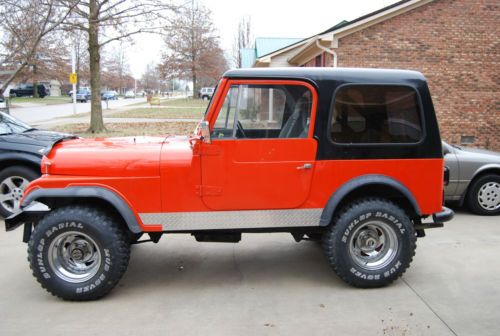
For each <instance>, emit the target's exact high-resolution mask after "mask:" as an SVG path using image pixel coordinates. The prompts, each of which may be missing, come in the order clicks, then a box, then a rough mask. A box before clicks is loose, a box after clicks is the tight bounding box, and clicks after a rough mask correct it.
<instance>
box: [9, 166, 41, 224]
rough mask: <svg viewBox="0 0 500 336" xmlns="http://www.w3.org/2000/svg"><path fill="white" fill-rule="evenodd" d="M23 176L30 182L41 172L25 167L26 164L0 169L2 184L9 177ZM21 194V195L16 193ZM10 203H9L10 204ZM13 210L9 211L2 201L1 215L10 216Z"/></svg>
mask: <svg viewBox="0 0 500 336" xmlns="http://www.w3.org/2000/svg"><path fill="white" fill-rule="evenodd" d="M14 176H15V177H21V178H24V179H26V180H28V181H29V182H31V181H33V180H35V179H37V178H39V177H40V173H38V172H36V171H35V170H33V169H31V168H28V167H25V166H12V167H8V168H5V169H4V170H2V171H0V184H1V183H2V182H3V181H4V180H5V179H7V178H9V177H14ZM16 196H19V195H16ZM9 204H10V203H9ZM9 204H8V205H9ZM12 213H13V212H12V211H9V209H7V208H5V206H4V205H3V204H2V202H0V215H2V216H3V217H4V218H7V217H9V216H10V215H12Z"/></svg>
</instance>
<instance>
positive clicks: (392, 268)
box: [323, 198, 416, 288]
mask: <svg viewBox="0 0 500 336" xmlns="http://www.w3.org/2000/svg"><path fill="white" fill-rule="evenodd" d="M323 249H324V252H325V254H326V256H327V258H328V261H329V262H330V265H331V267H332V268H333V270H334V271H335V273H336V274H337V275H338V276H339V277H340V278H341V279H342V280H344V281H345V282H347V283H348V284H351V285H353V286H356V287H363V288H372V287H381V286H385V285H388V284H390V283H391V282H393V281H394V280H395V279H397V278H398V277H400V276H401V275H402V274H403V273H404V272H405V270H406V269H407V268H408V266H409V265H410V263H411V261H412V258H413V256H414V255H415V249H416V235H415V229H414V227H413V224H412V222H411V221H410V219H409V218H408V216H407V215H406V214H405V212H404V211H403V210H402V209H401V208H399V207H398V206H396V205H395V204H394V203H392V202H389V201H387V200H384V199H376V198H368V199H362V200H359V201H356V202H354V203H352V204H350V205H347V206H346V207H345V208H344V209H343V210H341V212H340V215H339V216H338V217H337V218H336V220H335V222H334V223H333V224H332V226H331V227H330V228H329V230H327V231H326V232H325V233H324V235H323Z"/></svg>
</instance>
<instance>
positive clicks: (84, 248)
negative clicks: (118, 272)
mask: <svg viewBox="0 0 500 336" xmlns="http://www.w3.org/2000/svg"><path fill="white" fill-rule="evenodd" d="M48 259H49V265H50V267H51V269H52V271H53V272H54V273H55V274H56V275H57V276H58V277H59V278H61V279H63V280H64V281H67V282H71V283H81V282H85V281H88V280H89V279H91V278H92V277H94V276H95V275H96V273H97V272H98V271H99V267H100V265H101V260H102V258H101V252H100V250H99V248H98V247H97V244H96V243H95V241H94V240H93V239H92V238H90V237H89V236H88V235H86V234H84V233H81V232H76V231H71V232H64V233H61V234H60V235H58V236H57V237H56V238H55V239H54V240H53V241H52V243H51V244H50V246H49V249H48Z"/></svg>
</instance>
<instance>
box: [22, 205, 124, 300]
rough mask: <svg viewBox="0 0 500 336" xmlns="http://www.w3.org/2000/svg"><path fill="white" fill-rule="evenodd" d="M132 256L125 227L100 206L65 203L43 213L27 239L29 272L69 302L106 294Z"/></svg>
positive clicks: (47, 288)
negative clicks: (99, 207)
mask: <svg viewBox="0 0 500 336" xmlns="http://www.w3.org/2000/svg"><path fill="white" fill-rule="evenodd" d="M129 256H130V244H129V242H128V237H127V234H126V231H124V230H123V229H122V228H121V226H120V225H119V223H118V222H117V221H116V220H115V219H114V218H112V217H110V216H109V215H107V214H106V213H105V212H104V211H101V210H97V209H95V208H92V207H85V206H67V207H63V208H59V209H56V210H54V211H52V212H51V213H49V214H48V215H47V216H45V217H44V218H43V219H42V220H40V222H39V223H38V225H37V226H36V227H35V229H34V231H33V233H32V235H31V239H30V241H29V244H28V261H29V264H30V268H31V270H32V271H33V275H34V276H35V278H36V279H37V280H38V282H39V283H40V284H41V285H42V287H43V288H45V289H46V290H47V291H48V292H49V293H51V294H53V295H55V296H57V297H59V298H62V299H64V300H71V301H86V300H95V299H99V298H101V297H103V296H104V295H106V294H107V293H109V292H110V291H111V290H112V289H113V287H115V285H116V284H117V283H118V281H119V280H120V279H121V277H122V276H123V274H124V273H125V271H126V269H127V266H128V261H129Z"/></svg>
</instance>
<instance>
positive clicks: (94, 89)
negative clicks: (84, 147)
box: [88, 0, 106, 133]
mask: <svg viewBox="0 0 500 336" xmlns="http://www.w3.org/2000/svg"><path fill="white" fill-rule="evenodd" d="M89 10H90V13H89V14H90V15H89V56H90V92H91V95H92V97H91V104H90V127H89V129H88V132H90V133H100V132H103V131H105V130H106V128H105V127H104V120H103V118H102V104H101V63H100V61H101V55H100V48H101V46H100V45H99V22H98V20H97V14H98V8H97V2H96V0H90V1H89Z"/></svg>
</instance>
